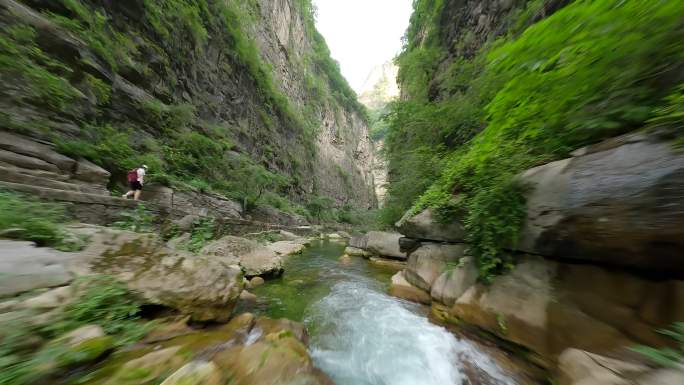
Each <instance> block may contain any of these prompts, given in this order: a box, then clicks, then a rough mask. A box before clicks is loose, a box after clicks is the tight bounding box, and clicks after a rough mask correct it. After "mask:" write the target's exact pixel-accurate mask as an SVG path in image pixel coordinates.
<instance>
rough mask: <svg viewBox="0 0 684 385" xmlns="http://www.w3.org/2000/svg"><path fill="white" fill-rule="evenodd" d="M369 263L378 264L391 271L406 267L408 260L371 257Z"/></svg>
mask: <svg viewBox="0 0 684 385" xmlns="http://www.w3.org/2000/svg"><path fill="white" fill-rule="evenodd" d="M369 263H370V264H371V265H373V266H377V267H380V268H383V269H387V270H390V271H401V270H404V268H406V262H404V261H397V260H396V259H389V258H380V257H371V258H370V259H369Z"/></svg>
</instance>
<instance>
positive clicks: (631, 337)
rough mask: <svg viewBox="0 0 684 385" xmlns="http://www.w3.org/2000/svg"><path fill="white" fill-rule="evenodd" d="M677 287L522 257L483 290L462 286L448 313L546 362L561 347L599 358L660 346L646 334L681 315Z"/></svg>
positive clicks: (659, 338) (682, 301)
mask: <svg viewBox="0 0 684 385" xmlns="http://www.w3.org/2000/svg"><path fill="white" fill-rule="evenodd" d="M680 284H681V282H680V281H664V282H661V281H651V280H647V279H644V278H641V277H638V276H635V275H633V274H631V273H627V272H619V271H611V270H609V269H606V268H600V267H596V266H584V265H572V264H565V263H559V262H553V261H549V260H544V259H542V258H540V257H523V258H521V261H520V263H519V264H518V265H517V266H516V267H515V268H514V269H513V270H512V271H511V272H509V273H508V274H506V275H503V276H500V277H497V278H496V279H495V280H494V281H493V282H492V283H491V284H490V285H484V284H480V283H477V284H475V285H473V286H471V287H470V288H469V289H467V290H466V291H465V293H463V295H461V296H460V297H459V298H458V299H457V300H456V302H455V303H454V305H453V306H452V308H451V310H450V313H451V315H452V316H454V317H456V318H458V319H460V320H461V321H464V322H466V323H469V324H472V325H476V326H478V327H480V328H482V329H485V330H487V331H489V332H491V333H493V334H496V335H498V336H499V337H501V338H504V339H506V340H509V341H512V342H515V343H517V344H519V345H523V346H525V347H527V348H529V349H531V350H533V351H535V352H536V353H538V354H539V355H540V356H541V357H542V358H543V359H544V363H550V362H551V363H552V362H555V360H556V359H557V357H558V355H559V354H560V353H561V352H562V351H563V350H565V349H567V348H569V347H574V348H577V349H582V350H587V351H590V352H594V353H598V354H606V353H610V352H613V351H615V350H618V349H623V348H625V347H629V346H634V345H637V344H646V345H653V346H663V345H664V344H666V343H667V340H666V339H664V338H663V337H662V336H659V335H658V334H657V333H655V332H654V330H657V329H662V328H667V327H668V326H669V325H670V324H671V323H672V322H675V321H676V320H677V319H678V317H681V316H682V314H681V313H680V311H681V308H682V304H684V299H683V298H682V295H684V288H683V287H682V286H680ZM660 296H664V297H665V298H667V299H664V298H660ZM679 319H680V320H681V318H679Z"/></svg>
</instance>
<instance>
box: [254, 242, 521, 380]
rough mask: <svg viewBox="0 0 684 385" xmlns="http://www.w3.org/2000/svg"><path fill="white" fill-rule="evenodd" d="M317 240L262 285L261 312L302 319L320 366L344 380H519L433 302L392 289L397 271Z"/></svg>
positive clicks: (259, 306)
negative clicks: (440, 317) (449, 323)
mask: <svg viewBox="0 0 684 385" xmlns="http://www.w3.org/2000/svg"><path fill="white" fill-rule="evenodd" d="M343 249H344V246H343V245H341V244H338V243H334V242H324V241H322V242H315V243H314V244H313V245H312V246H311V247H309V248H308V249H306V250H305V251H304V253H302V254H301V255H297V256H293V257H290V258H289V259H288V261H287V262H286V265H285V274H284V275H283V277H282V278H281V279H278V280H274V281H270V282H267V283H266V284H265V285H262V286H260V287H257V288H255V289H254V292H255V294H257V295H258V296H259V298H260V301H261V302H260V303H259V305H257V308H256V309H250V310H251V311H254V312H256V313H260V314H264V315H268V316H270V317H286V318H290V319H293V320H298V321H302V322H304V323H305V324H306V326H307V329H308V330H309V333H310V335H311V344H310V347H311V351H312V356H313V358H314V361H315V363H316V366H318V367H319V368H321V369H322V370H323V371H325V372H326V373H327V374H328V375H330V376H331V377H332V378H333V379H334V380H335V382H336V383H337V384H339V385H451V384H453V385H461V384H470V383H472V384H488V385H513V384H514V382H513V381H512V380H510V379H509V377H508V376H506V375H505V374H504V373H503V372H502V371H501V370H500V369H499V368H498V367H497V366H496V364H495V363H494V362H493V360H492V359H491V358H489V357H488V356H487V355H486V354H484V353H482V352H480V351H478V349H477V348H476V347H475V345H474V344H472V343H470V342H468V341H466V340H462V339H459V338H457V337H455V336H454V335H453V334H451V333H450V332H448V331H447V330H446V329H444V328H442V327H440V326H436V325H434V324H431V323H430V322H429V321H428V319H427V317H426V315H425V309H424V308H423V307H421V306H419V305H415V304H412V303H408V302H406V301H402V300H400V299H397V298H394V297H390V296H389V295H387V294H385V293H386V291H387V285H388V283H389V281H390V277H391V275H392V273H391V272H388V271H383V270H381V269H379V268H375V267H373V266H371V265H369V264H368V263H367V262H366V261H365V260H363V259H361V258H353V259H352V261H351V262H350V263H349V264H346V265H342V264H340V263H339V261H338V258H339V257H340V256H341V255H342V253H343Z"/></svg>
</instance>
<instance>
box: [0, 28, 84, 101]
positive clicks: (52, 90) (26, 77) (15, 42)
mask: <svg viewBox="0 0 684 385" xmlns="http://www.w3.org/2000/svg"><path fill="white" fill-rule="evenodd" d="M35 39H36V31H35V30H34V29H33V28H32V27H30V26H28V25H23V24H16V25H12V26H10V27H9V28H7V30H6V32H5V33H3V35H2V36H0V71H2V72H3V73H4V74H7V75H9V76H8V77H7V79H10V78H13V80H12V82H8V84H7V85H6V86H7V87H18V88H26V89H27V90H28V94H29V95H30V96H31V97H32V98H34V99H35V100H36V101H37V102H39V103H42V104H44V105H46V106H47V107H48V108H50V109H52V110H54V111H60V112H63V111H66V110H67V109H68V107H69V104H70V103H71V102H72V101H73V100H74V99H75V98H76V96H77V95H78V91H77V90H76V89H75V88H73V87H72V86H71V84H69V81H68V80H67V79H66V78H65V76H67V75H69V73H70V71H71V70H70V69H69V68H68V67H66V66H65V65H64V64H62V63H61V62H59V61H57V60H54V59H52V58H50V57H49V56H48V55H46V54H45V53H44V52H43V51H42V50H41V49H40V48H39V47H38V46H37V44H36V42H35Z"/></svg>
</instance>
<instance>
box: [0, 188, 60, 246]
mask: <svg viewBox="0 0 684 385" xmlns="http://www.w3.org/2000/svg"><path fill="white" fill-rule="evenodd" d="M65 221H66V215H65V212H64V208H63V207H62V206H60V205H58V204H54V203H43V202H40V201H38V200H37V199H34V198H29V197H25V196H22V195H19V194H15V193H11V192H6V191H0V236H1V237H9V238H15V239H24V240H27V241H33V242H36V244H38V245H39V246H53V247H59V246H61V245H63V243H64V241H65V236H64V232H63V230H62V229H61V227H60V226H61V224H62V223H64V222H65Z"/></svg>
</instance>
